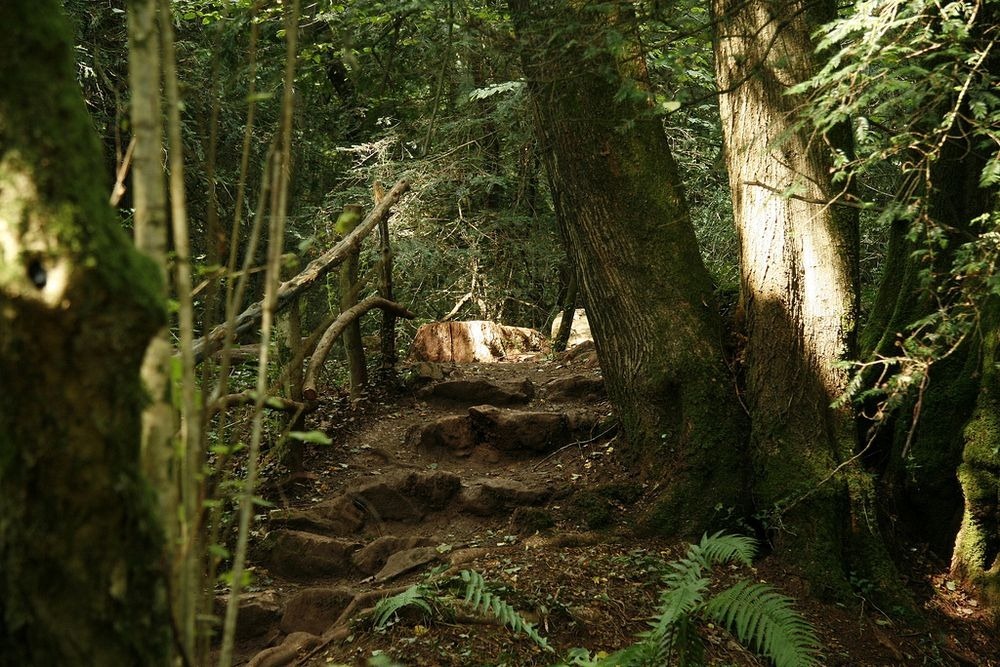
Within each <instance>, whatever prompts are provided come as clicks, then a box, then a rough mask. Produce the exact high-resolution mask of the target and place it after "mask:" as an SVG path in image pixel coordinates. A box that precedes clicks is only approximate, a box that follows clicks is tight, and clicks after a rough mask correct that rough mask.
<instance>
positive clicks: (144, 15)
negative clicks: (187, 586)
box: [128, 0, 177, 532]
mask: <svg viewBox="0 0 1000 667" xmlns="http://www.w3.org/2000/svg"><path fill="white" fill-rule="evenodd" d="M157 2H158V0H133V1H132V2H129V4H128V35H129V87H130V89H131V91H130V92H131V95H130V99H131V114H130V119H131V121H132V137H133V140H134V141H135V152H134V157H133V160H132V190H133V192H132V202H133V206H134V209H135V213H134V216H133V222H134V228H135V245H136V248H138V249H139V250H141V251H142V252H144V253H145V254H147V255H148V256H149V257H150V259H152V260H153V261H154V262H155V263H156V266H157V268H158V269H159V272H160V280H161V281H162V282H161V284H162V296H163V298H166V297H167V293H166V286H167V191H166V183H165V181H164V173H163V108H162V105H161V97H160V71H161V70H160V35H159V30H160V28H159V26H158V25H157ZM172 357H173V346H172V345H171V344H170V338H169V331H168V330H167V326H166V325H164V326H163V328H161V329H160V331H159V333H158V334H157V335H156V337H155V338H153V340H152V341H151V342H150V344H149V349H148V350H146V357H145V359H144V360H143V364H142V381H143V385H144V386H145V389H146V393H147V394H148V396H149V403H148V404H147V405H146V408H145V410H144V411H143V415H142V462H143V471H144V472H145V474H146V477H147V478H148V479H149V481H150V483H152V484H153V487H154V488H155V490H156V491H157V493H158V494H159V496H160V505H161V510H162V515H163V516H164V517H172V516H175V508H176V503H177V498H176V496H177V493H176V489H175V488H174V486H173V485H174V478H173V476H172V475H171V474H170V473H171V465H172V461H171V459H172V457H171V451H172V449H173V439H174V435H175V433H176V421H177V416H176V412H175V411H174V408H173V402H172V399H171V396H170V364H171V358H172ZM166 528H167V530H168V532H170V528H171V522H169V521H168V522H166Z"/></svg>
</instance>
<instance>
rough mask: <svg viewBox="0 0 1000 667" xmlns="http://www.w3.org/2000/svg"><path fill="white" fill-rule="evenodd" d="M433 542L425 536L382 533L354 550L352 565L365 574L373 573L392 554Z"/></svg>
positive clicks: (432, 543)
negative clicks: (382, 534)
mask: <svg viewBox="0 0 1000 667" xmlns="http://www.w3.org/2000/svg"><path fill="white" fill-rule="evenodd" d="M435 544H436V542H435V541H434V540H432V539H430V538H427V537H397V536H395V535H384V536H382V537H380V538H378V539H377V540H375V541H373V542H372V543H371V544H368V545H366V546H364V547H362V548H361V549H360V550H358V551H357V552H355V553H354V556H353V559H352V560H353V561H354V566H355V567H356V568H358V569H359V570H361V571H362V572H364V573H365V574H375V573H376V572H378V571H379V570H381V569H382V568H383V567H385V564H386V561H388V560H389V557H390V556H392V555H393V554H395V553H398V552H400V551H406V550H408V549H413V548H415V547H430V546H434V545H435Z"/></svg>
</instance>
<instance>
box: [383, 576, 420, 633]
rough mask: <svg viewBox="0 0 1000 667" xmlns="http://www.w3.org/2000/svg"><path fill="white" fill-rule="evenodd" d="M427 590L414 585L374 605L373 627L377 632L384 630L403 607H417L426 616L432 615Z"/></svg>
mask: <svg viewBox="0 0 1000 667" xmlns="http://www.w3.org/2000/svg"><path fill="white" fill-rule="evenodd" d="M428 593H429V590H428V588H427V587H426V586H421V585H419V584H416V585H414V586H410V587H409V588H407V589H406V590H405V591H403V592H402V593H397V594H396V595H393V596H392V597H387V598H383V599H382V600H379V602H378V604H376V605H375V609H374V616H375V627H376V628H377V629H379V630H381V629H382V628H384V627H385V626H386V624H387V623H388V622H389V619H391V618H392V617H393V615H395V613H396V612H398V611H399V610H400V609H402V608H404V607H411V606H412V607H417V608H418V609H420V610H421V611H422V612H424V613H425V614H427V615H430V614H431V613H433V610H432V609H431V605H430V603H429V602H428V601H427V600H428V597H427V596H428Z"/></svg>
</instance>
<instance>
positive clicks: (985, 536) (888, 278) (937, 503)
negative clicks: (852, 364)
mask: <svg viewBox="0 0 1000 667" xmlns="http://www.w3.org/2000/svg"><path fill="white" fill-rule="evenodd" d="M979 10H980V12H979V15H978V17H977V18H976V20H975V22H974V23H973V24H972V31H971V33H970V37H971V39H972V40H973V43H976V42H978V44H977V45H976V48H978V49H983V51H982V52H983V53H984V54H988V57H987V58H985V60H984V61H983V63H982V65H981V68H982V72H984V73H989V76H992V77H994V79H993V80H995V77H996V76H997V74H998V72H1000V54H998V53H997V52H996V50H995V49H993V50H992V51H990V49H989V47H990V45H991V43H992V39H993V35H992V34H991V33H992V32H994V31H995V26H996V25H997V24H998V21H1000V11H998V9H997V7H996V6H995V5H991V4H989V3H987V4H985V5H983V6H982V7H980V8H979ZM960 100H961V97H960V96H959V94H958V93H957V92H956V93H955V96H954V97H953V98H952V99H947V100H944V101H942V103H941V105H940V108H938V109H936V110H934V111H933V112H931V113H928V114H927V118H928V120H927V123H928V125H930V124H931V123H933V122H940V121H939V119H941V118H944V117H946V116H945V114H948V113H950V112H951V110H952V108H953V105H955V104H956V103H958V104H960V108H959V113H957V114H955V115H954V116H953V120H952V125H951V126H950V127H949V129H948V133H947V135H946V136H944V137H942V138H940V139H938V138H937V137H935V139H934V142H933V143H934V144H936V145H935V147H934V148H933V150H932V152H931V154H932V155H933V159H931V158H928V157H925V155H922V154H921V153H920V151H915V154H914V158H915V159H914V163H915V164H918V165H921V168H920V169H913V170H912V171H911V172H910V173H909V174H907V178H910V179H913V180H912V181H909V182H907V183H906V184H905V185H906V187H904V188H902V191H903V192H905V193H908V194H909V195H910V196H911V197H914V198H915V199H916V200H924V205H925V206H926V218H927V219H926V220H921V222H922V223H923V224H924V225H925V226H924V227H920V228H918V229H915V230H913V231H916V232H918V233H917V234H915V235H914V236H915V237H916V238H915V240H914V238H913V237H912V236H911V235H910V232H911V229H910V227H911V224H910V223H909V222H908V221H898V222H897V223H895V226H894V227H893V229H892V238H891V242H890V245H889V248H888V254H887V260H886V267H885V270H884V274H883V279H882V283H881V285H880V287H879V293H878V296H877V299H876V304H875V307H874V309H873V312H874V315H873V317H872V318H871V320H870V322H869V324H868V326H866V328H865V331H864V333H863V336H862V343H863V352H864V355H865V357H866V358H870V357H873V356H876V355H883V356H887V357H893V356H896V355H898V354H900V353H901V350H900V349H899V347H898V345H899V341H900V340H901V339H902V338H905V337H906V336H907V335H909V333H910V331H909V330H910V328H911V326H912V325H914V324H915V323H916V322H918V321H920V320H922V319H924V318H926V317H927V316H929V315H932V314H935V313H942V312H943V313H950V314H949V317H952V316H954V314H955V313H959V314H961V313H962V311H966V312H965V314H964V316H971V315H972V313H969V312H968V310H969V305H970V304H974V306H975V313H974V316H973V317H972V319H973V320H974V323H973V328H972V330H971V331H969V332H968V333H967V334H966V335H965V336H964V337H963V338H962V339H961V341H960V342H958V344H957V345H956V346H955V347H954V349H950V350H948V352H947V355H946V356H945V357H944V358H939V359H936V360H934V362H933V364H932V365H931V366H930V369H929V370H928V371H927V373H928V378H927V382H926V383H925V384H924V385H923V387H922V391H920V392H915V395H914V396H912V397H911V398H910V401H909V402H907V403H905V404H904V405H903V406H902V407H901V408H899V409H897V410H896V411H895V412H894V414H893V419H892V420H891V421H890V422H889V423H890V425H891V426H892V428H891V429H889V428H887V429H883V431H884V433H883V437H882V438H881V441H880V442H879V445H880V452H879V455H880V457H881V459H882V461H884V463H883V467H884V470H883V476H882V480H881V481H882V484H881V486H882V492H883V495H884V496H885V497H886V498H887V499H888V500H889V501H890V502H891V507H892V510H893V512H894V513H895V515H896V517H897V518H898V519H899V525H900V527H901V529H902V530H903V531H906V533H908V535H909V536H911V537H916V538H917V539H920V540H924V541H927V542H928V543H930V545H931V546H932V547H933V548H935V549H936V550H937V551H938V552H939V553H940V554H941V555H942V556H947V554H948V552H949V550H950V551H951V568H952V572H953V575H954V576H955V577H956V578H958V579H961V580H965V581H966V582H967V583H969V584H972V585H973V586H974V587H976V588H978V589H979V590H980V592H982V593H983V594H984V598H985V599H984V602H985V603H986V604H987V605H989V606H990V607H991V609H992V611H993V613H994V615H997V617H998V618H1000V430H998V429H1000V422H998V415H1000V412H998V410H1000V376H998V373H997V366H996V364H997V362H998V361H1000V358H998V349H997V346H998V345H1000V302H998V301H997V297H996V296H995V294H985V293H975V289H976V288H973V287H970V286H971V285H972V284H975V282H976V277H975V276H972V278H973V280H972V282H968V281H962V282H960V280H956V279H955V278H954V274H953V268H954V267H953V264H954V262H955V261H956V259H957V258H958V257H959V255H960V253H959V248H960V246H961V245H962V244H964V243H967V242H970V241H973V242H975V241H977V240H981V239H980V235H981V234H983V233H984V232H991V231H992V230H991V229H990V228H989V226H988V225H987V226H986V227H985V228H984V225H982V224H981V222H977V220H981V218H982V216H984V215H985V214H990V213H991V212H992V214H993V215H994V216H995V215H996V211H997V210H998V205H1000V200H998V192H997V188H996V187H995V186H991V187H983V186H982V184H981V176H982V174H983V170H984V168H985V167H986V164H987V161H988V160H989V158H990V157H991V155H992V154H995V150H994V149H993V148H992V147H991V146H989V145H987V144H984V143H982V142H980V141H978V140H977V138H976V134H975V132H974V131H973V126H972V122H973V121H972V119H973V118H974V117H975V114H973V113H972V112H971V109H970V108H969V103H968V101H967V100H965V101H960ZM922 129H923V130H924V131H926V132H928V133H930V132H932V127H927V128H922ZM922 160H924V161H925V162H923V163H922V162H921V161H922ZM927 160H929V163H928V162H926V161H927ZM924 165H926V166H927V169H926V172H925V170H924V169H923V166H924ZM994 221H995V218H994ZM994 224H995V223H994ZM931 233H932V234H934V238H933V239H928V238H926V235H927V234H931ZM927 249H930V250H932V251H931V252H921V253H919V254H915V251H917V250H927ZM922 274H924V275H922ZM928 275H929V276H930V280H927V276H928ZM979 278H983V277H982V276H980V277H979ZM979 289H980V291H981V292H988V291H989V288H988V285H986V284H983V283H980V284H979ZM938 354H939V355H940V352H939V353H938ZM897 370H898V369H897ZM956 470H957V474H956ZM956 531H957V537H955V534H956Z"/></svg>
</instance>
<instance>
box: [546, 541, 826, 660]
mask: <svg viewBox="0 0 1000 667" xmlns="http://www.w3.org/2000/svg"><path fill="white" fill-rule="evenodd" d="M755 553H756V544H755V542H754V540H753V539H751V538H749V537H745V536H743V535H726V534H722V533H716V534H714V535H706V536H705V537H702V539H701V541H700V542H699V543H698V544H692V545H690V546H689V547H688V549H687V551H686V552H685V554H684V557H683V558H680V559H679V560H676V561H673V562H672V563H669V564H668V571H667V572H666V573H665V574H664V575H663V577H662V579H663V583H664V584H665V588H664V590H663V592H662V593H661V594H660V604H659V606H658V607H657V615H656V617H655V618H654V619H653V620H652V621H650V626H651V627H650V629H649V630H647V631H646V632H643V633H641V634H640V635H639V639H640V641H638V642H637V643H636V644H633V645H632V646H629V647H628V648H625V649H623V650H621V651H618V652H617V653H614V654H612V655H609V656H607V657H605V658H600V659H597V658H592V657H591V655H590V653H589V652H588V651H586V650H584V649H574V651H573V652H571V653H570V654H569V657H568V658H567V661H566V662H565V663H564V664H565V665H579V666H581V667H661V666H662V665H666V664H678V665H681V667H687V666H689V665H700V664H702V663H703V660H704V644H703V643H702V641H701V637H699V636H698V632H697V622H698V621H714V622H716V623H718V624H719V625H721V626H724V627H726V628H727V629H729V630H730V631H731V632H732V633H733V634H734V635H735V636H736V638H737V639H739V640H740V641H741V642H743V643H744V645H747V646H748V647H751V648H754V649H756V650H757V651H758V652H759V653H761V654H763V655H765V656H767V657H768V658H770V659H771V660H772V661H774V663H775V665H776V666H777V667H813V666H814V665H819V664H820V663H819V658H818V656H819V640H818V639H817V638H816V635H815V632H814V631H813V628H812V626H810V625H809V623H808V622H807V621H806V620H805V619H804V618H803V617H802V616H801V615H799V614H798V613H797V612H796V611H795V610H794V609H793V608H792V605H791V602H792V601H791V599H790V598H788V597H785V596H784V595H781V594H780V593H778V592H777V591H776V590H775V589H774V587H772V586H770V585H768V584H756V583H753V582H750V581H741V582H739V583H737V584H735V585H734V586H732V587H730V588H728V589H726V590H725V591H722V592H721V593H719V594H718V595H715V596H713V597H707V596H708V590H709V587H710V585H711V578H710V577H711V570H712V568H713V567H715V566H717V565H722V564H726V563H733V562H737V563H742V564H743V565H747V566H749V565H750V564H751V563H752V562H753V557H754V555H755Z"/></svg>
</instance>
